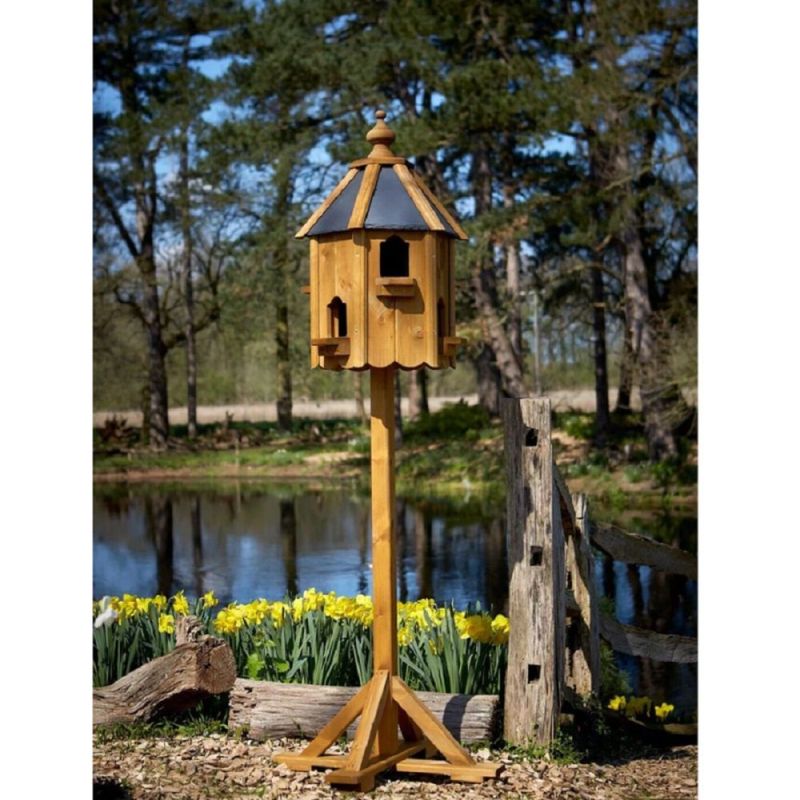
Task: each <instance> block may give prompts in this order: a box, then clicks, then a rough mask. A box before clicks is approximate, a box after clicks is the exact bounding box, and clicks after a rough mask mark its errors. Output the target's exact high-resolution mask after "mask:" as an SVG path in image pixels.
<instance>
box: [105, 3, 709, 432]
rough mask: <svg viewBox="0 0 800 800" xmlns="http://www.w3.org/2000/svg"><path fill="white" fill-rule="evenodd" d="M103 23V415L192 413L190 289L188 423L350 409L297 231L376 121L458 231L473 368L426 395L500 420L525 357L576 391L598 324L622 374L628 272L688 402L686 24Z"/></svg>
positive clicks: (227, 13)
mask: <svg viewBox="0 0 800 800" xmlns="http://www.w3.org/2000/svg"><path fill="white" fill-rule="evenodd" d="M95 12H96V13H95V18H94V44H95V123H96V124H95V129H94V130H95V136H94V145H95V146H94V153H95V171H94V185H95V197H94V200H95V229H94V245H95V255H96V258H95V290H96V291H95V314H94V317H95V326H94V333H95V337H94V342H95V353H94V358H95V361H94V363H95V376H96V380H95V384H96V385H95V404H96V406H97V407H98V408H100V407H102V408H112V409H129V408H143V407H149V406H150V405H151V404H152V400H153V397H154V396H155V397H156V399H157V400H158V401H159V403H161V404H162V405H164V406H166V399H167V391H166V384H167V383H168V384H169V399H170V400H171V401H172V402H174V403H177V404H182V403H183V402H184V398H185V396H186V386H185V360H186V356H185V354H184V348H185V346H186V340H187V338H188V334H187V333H186V327H187V316H188V313H189V312H188V310H187V308H188V306H189V300H190V294H191V293H190V292H189V289H188V288H187V287H188V286H190V285H192V281H185V280H184V278H185V277H186V275H185V274H184V273H188V276H189V277H191V278H192V279H193V287H194V288H193V289H192V292H193V295H192V297H193V299H192V300H191V302H193V303H194V308H195V310H194V328H195V338H196V349H197V361H198V394H199V397H200V401H201V402H203V403H226V402H227V403H230V402H264V400H273V399H275V398H277V397H283V398H286V395H287V393H289V394H291V393H294V395H295V396H303V397H307V398H322V397H331V398H333V397H346V396H352V384H351V383H350V381H349V380H346V379H345V378H344V376H342V375H341V374H335V373H331V372H329V371H325V370H314V371H311V370H309V369H307V348H308V340H307V335H306V331H307V330H308V326H307V319H308V317H307V314H308V308H307V306H308V304H307V302H306V301H305V299H304V298H303V297H302V296H301V295H300V292H299V291H298V290H299V288H300V287H301V286H302V285H304V284H305V283H306V282H307V269H308V266H307V256H306V248H305V246H304V243H302V242H295V241H293V239H292V233H293V232H294V231H295V230H296V229H297V226H298V225H299V223H300V222H301V220H302V219H303V218H304V217H306V215H307V214H308V213H310V211H311V210H312V209H313V208H315V207H316V206H317V205H318V204H319V202H320V201H321V200H322V198H323V197H324V196H325V195H326V194H327V193H328V192H329V190H330V189H331V188H332V187H333V185H335V184H336V182H337V181H338V180H339V179H340V178H341V176H342V175H343V171H344V163H345V162H347V161H348V160H350V159H351V158H353V157H360V156H363V155H364V154H365V152H364V147H365V145H364V141H363V134H364V131H365V130H366V128H367V127H368V126H369V124H370V123H371V113H370V112H371V110H372V109H374V108H376V107H378V106H384V107H385V108H386V109H387V111H388V112H389V114H390V118H391V119H392V124H393V127H394V128H395V130H396V132H397V135H398V145H399V146H400V147H399V151H401V152H402V154H403V155H406V156H408V157H409V158H411V159H413V161H414V164H415V168H416V169H417V170H418V171H419V172H420V173H421V174H422V175H423V177H424V178H425V179H426V181H427V182H428V183H429V184H430V185H431V186H432V188H433V189H434V190H435V191H436V193H437V194H438V195H439V196H441V198H442V199H443V200H444V201H445V202H446V203H449V204H450V205H451V206H455V207H456V210H457V211H458V213H459V215H460V216H461V218H462V220H463V221H464V223H465V225H466V227H467V229H468V232H469V234H470V240H469V241H468V242H464V243H463V244H462V245H460V247H459V251H458V256H457V272H458V278H459V283H460V284H461V288H460V292H459V297H458V314H457V316H458V320H459V332H460V333H461V335H466V338H467V342H466V347H465V348H464V349H463V353H462V354H460V355H459V361H460V365H461V367H462V368H461V369H458V370H456V371H455V372H453V371H450V370H445V371H441V372H437V373H435V374H432V375H431V377H430V383H429V390H430V391H431V394H443V393H445V392H446V393H450V394H455V395H458V394H462V395H463V394H465V393H468V392H469V393H471V392H473V391H475V390H476V389H477V390H478V391H479V393H480V395H481V400H482V401H485V402H488V394H489V391H488V389H487V388H486V387H487V386H494V388H495V389H496V390H497V391H498V392H501V391H503V390H507V389H508V385H509V382H510V380H511V373H514V372H518V373H520V380H521V381H523V382H524V381H527V380H528V378H529V376H531V375H532V374H533V371H534V370H533V361H534V360H536V362H537V363H538V373H539V378H540V382H541V384H542V386H543V387H544V388H545V389H548V390H549V389H552V388H555V387H556V386H567V385H569V386H575V387H577V386H586V385H588V384H590V383H591V382H592V381H593V380H597V376H598V374H599V372H598V370H597V369H596V368H595V363H594V360H593V355H594V346H595V342H596V341H597V342H599V341H600V340H599V338H598V337H599V336H600V333H598V331H597V329H596V328H595V327H594V325H595V319H596V312H597V310H598V309H600V308H602V309H603V313H604V315H605V319H606V330H605V332H604V333H603V334H602V335H603V336H604V337H606V338H607V340H608V344H609V358H608V370H607V372H608V374H609V376H612V375H616V374H618V373H617V371H618V370H619V368H620V365H621V363H623V362H625V357H624V352H625V351H624V347H623V340H624V331H625V329H626V328H627V329H630V328H631V324H630V323H631V320H629V319H627V317H628V316H629V314H630V313H631V311H630V309H631V303H630V299H631V297H630V295H631V291H632V289H631V285H630V281H626V280H625V277H626V274H628V273H629V271H628V270H627V268H626V263H627V262H626V259H628V261H630V259H631V258H632V257H633V255H636V254H640V256H641V259H642V260H643V261H644V264H643V271H642V274H641V275H640V277H641V281H640V283H643V284H646V285H645V286H644V287H642V286H639V288H644V289H645V290H646V291H645V292H644V293H643V294H641V296H642V297H644V296H646V297H647V298H648V299H649V303H650V305H651V306H652V314H648V315H646V316H645V317H643V318H642V324H643V325H645V326H649V325H650V324H651V321H652V326H653V328H654V335H655V337H656V339H657V340H658V342H659V348H658V354H657V355H658V358H657V361H658V363H657V365H656V366H657V367H658V375H659V380H660V381H661V382H662V383H664V385H669V386H670V387H672V386H673V385H675V386H679V387H680V388H682V389H688V390H689V392H690V393H691V391H692V390H693V387H694V384H695V383H696V283H697V281H696V228H697V224H696V214H697V211H696V209H697V203H696V174H697V98H696V49H697V31H696V8H695V4H694V3H691V2H688V0H678V1H677V2H673V3H667V4H665V3H649V4H641V3H636V2H633V1H632V0H620V1H619V2H614V3H611V4H605V5H604V4H597V3H595V4H583V3H573V4H567V5H562V4H554V3H538V2H510V1H509V0H497V2H494V3H491V4H488V5H487V4H485V3H480V2H476V0H468V2H466V3H464V2H455V1H454V0H445V1H444V2H440V3H436V4H431V3H424V2H421V1H420V0H409V1H408V2H403V3H388V4H387V3H377V4H376V3H367V2H364V1H363V0H342V1H340V0H337V1H336V2H333V3H321V2H317V1H316V0H314V1H313V2H308V1H307V0H285V1H284V2H281V3H257V4H253V3H246V2H242V1H241V0H225V2H220V3H214V4H208V3H199V2H196V1H195V0H191V1H190V2H185V3H177V4H163V3H156V2H153V1H152V0H126V2H121V3H110V2H108V0H103V1H102V2H98V3H97V4H96V8H95ZM184 158H185V163H181V164H180V165H179V166H178V165H176V163H175V162H176V161H178V160H179V159H180V160H181V161H183V160H184ZM176 166H178V168H177V174H176ZM140 233H141V234H142V235H141V236H140V235H139V234H140ZM190 254H191V258H188V256H189V255H190ZM515 256H516V260H517V261H518V262H519V263H518V265H517V269H516V270H513V269H512V268H511V266H512V263H513V262H514V257H515ZM188 261H191V262H192V263H191V264H188ZM596 275H600V286H599V291H600V296H599V297H596V296H595V295H594V294H593V291H594V290H595V286H594V283H593V280H592V276H596ZM476 278H480V281H478V282H477V283H476ZM484 284H485V286H484ZM476 289H480V290H481V291H480V292H479V291H476ZM483 289H485V297H484V296H483V294H482V292H483ZM479 295H480V297H479ZM532 297H533V298H536V302H535V306H536V311H534V308H533V307H531V298H532ZM479 301H480V302H479ZM120 312H122V313H120ZM542 312H543V313H542ZM515 321H516V322H515ZM515 325H516V326H517V327H516V330H517V332H518V334H519V335H518V336H517V337H516V343H513V344H512V340H513V339H514V337H512V335H511V334H512V330H513V329H515ZM534 332H535V338H536V341H534V340H533V339H534V337H533V336H532V334H534ZM486 354H488V359H484V358H483V356H484V355H486ZM534 357H535V359H534ZM465 366H466V367H467V368H466V369H465V368H464V367H465ZM487 371H488V373H490V374H489V377H488V378H487ZM648 374H649V373H648ZM661 376H663V378H662V377H661ZM478 377H480V378H481V380H478ZM640 378H641V376H640ZM611 383H612V385H613V384H614V383H615V381H614V380H613V379H612V380H611ZM145 387H146V391H143V388H145ZM527 388H532V387H527ZM643 396H644V395H643ZM675 398H677V395H674V396H673V400H674V399H675ZM156 405H158V404H156ZM678 405H680V404H678ZM676 421H678V422H679V421H681V420H676ZM651 428H652V425H648V434H649V432H650V430H651ZM477 429H478V428H475V427H473V428H470V429H469V430H467V431H465V433H464V435H465V436H468V437H472V436H474V435H475V434H474V431H475V430H477ZM681 435H685V434H681Z"/></svg>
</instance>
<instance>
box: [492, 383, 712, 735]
mask: <svg viewBox="0 0 800 800" xmlns="http://www.w3.org/2000/svg"><path fill="white" fill-rule="evenodd" d="M503 423H504V427H505V452H506V470H507V478H508V494H507V523H506V524H507V532H508V533H507V536H508V564H509V574H510V586H509V620H510V625H511V633H510V637H509V643H508V669H507V672H506V688H505V700H504V715H503V716H504V738H505V739H506V741H509V742H513V743H516V744H522V743H524V742H531V741H535V742H537V743H540V744H545V743H547V742H549V741H550V740H551V739H552V738H553V736H554V735H555V732H556V729H557V726H558V718H559V715H560V713H561V706H562V701H563V699H564V698H565V695H569V694H572V693H574V694H575V695H577V696H580V697H587V696H589V695H592V694H597V693H598V691H599V688H600V685H599V684H600V639H601V637H602V638H603V639H605V640H606V641H607V642H608V644H609V645H610V646H611V647H612V648H613V649H614V650H616V651H618V652H621V653H627V654H629V655H633V656H641V657H644V658H651V659H655V660H658V661H672V662H678V663H694V662H696V661H697V640H696V639H695V638H693V637H688V636H676V635H671V634H663V633H657V632H655V631H650V630H645V629H642V628H636V627H633V626H631V625H624V624H622V623H621V622H619V621H617V620H616V619H615V618H614V617H613V616H611V615H609V614H605V613H603V612H602V611H601V610H600V607H599V602H598V597H597V595H596V592H595V586H594V577H593V576H594V565H593V562H594V558H593V555H592V546H595V547H597V548H598V549H599V550H601V551H603V552H604V553H607V554H608V555H609V556H611V557H612V558H613V559H615V560H617V561H622V562H625V563H628V564H646V565H649V566H652V567H654V568H656V569H660V570H664V571H666V572H671V573H676V574H680V575H685V576H687V577H689V578H693V579H696V578H697V559H696V558H695V557H694V556H693V555H691V554H689V553H685V552H683V551H680V550H676V549H675V548H672V547H668V546H667V545H663V544H659V543H658V542H653V541H651V540H650V539H647V538H645V537H644V536H639V535H636V534H631V533H627V532H625V531H623V530H621V529H619V528H617V527H615V526H611V525H602V524H593V523H592V522H591V520H590V517H589V505H588V501H587V499H586V496H585V495H571V494H570V493H569V491H568V489H567V487H566V484H565V483H564V480H563V478H562V477H561V474H560V473H559V471H558V467H557V465H556V463H555V460H554V458H553V447H552V439H551V408H550V400H549V399H547V398H536V399H506V400H504V401H503Z"/></svg>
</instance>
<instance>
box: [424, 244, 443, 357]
mask: <svg viewBox="0 0 800 800" xmlns="http://www.w3.org/2000/svg"><path fill="white" fill-rule="evenodd" d="M440 269H441V264H440V262H439V237H438V236H437V235H436V234H435V233H428V234H426V235H425V267H424V277H425V285H424V291H425V298H426V303H425V312H424V313H425V323H424V325H425V328H424V330H425V356H424V358H425V362H426V363H427V364H430V366H432V367H438V366H439V343H438V335H439V332H438V331H437V330H436V303H437V300H438V298H439V295H438V291H437V289H438V283H439V270H440Z"/></svg>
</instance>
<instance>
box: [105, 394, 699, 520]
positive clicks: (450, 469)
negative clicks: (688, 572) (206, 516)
mask: <svg viewBox="0 0 800 800" xmlns="http://www.w3.org/2000/svg"><path fill="white" fill-rule="evenodd" d="M613 422H614V431H613V434H612V436H611V437H610V439H609V441H608V443H607V445H606V446H605V447H603V448H599V447H597V446H592V445H591V444H590V449H589V451H588V454H587V455H586V457H584V458H583V459H582V460H580V461H576V462H572V463H569V462H564V461H563V460H560V462H559V466H560V468H561V470H562V473H563V474H564V476H565V477H566V478H568V479H586V480H588V481H589V484H588V486H587V487H586V488H585V489H582V490H585V491H589V492H590V493H591V495H592V499H593V500H594V501H596V502H599V503H600V504H602V505H605V506H608V507H609V508H610V509H612V510H616V511H622V510H627V509H630V508H632V507H640V508H648V507H649V508H656V507H658V508H660V509H662V510H663V509H665V508H669V507H670V505H671V504H672V503H673V501H675V500H677V499H679V498H682V497H686V498H688V499H690V500H691V498H692V497H693V491H694V487H695V486H696V482H697V468H696V466H695V465H693V464H691V463H689V459H688V458H687V456H688V453H689V449H690V443H688V442H685V443H683V445H682V450H681V455H680V457H679V458H676V459H674V460H673V461H670V462H665V463H661V464H652V463H650V462H649V461H647V448H646V443H645V440H644V432H643V427H642V422H641V417H640V415H637V414H627V415H623V416H618V417H617V416H615V417H614V420H613ZM554 426H555V428H556V429H557V430H561V431H565V432H567V433H568V434H570V435H571V436H573V437H575V438H577V439H580V440H584V441H587V442H590V443H591V437H592V435H593V430H594V415H593V414H584V413H577V412H560V413H556V414H554ZM172 433H173V439H172V447H171V449H169V450H166V451H163V452H156V451H152V450H150V449H148V448H144V447H140V446H136V445H135V444H134V446H131V447H128V448H127V450H126V449H124V448H123V447H122V446H120V445H119V444H118V443H116V444H115V443H114V442H109V443H105V444H104V443H103V442H102V441H101V437H100V434H99V432H98V431H95V462H94V471H95V474H97V475H120V477H124V476H125V474H126V473H129V472H131V471H136V472H142V473H147V472H170V471H175V472H176V473H177V472H181V473H189V474H191V477H193V478H207V479H208V478H215V477H217V478H220V477H229V476H231V475H236V476H237V477H252V478H269V479H271V480H280V479H281V478H291V479H297V478H302V479H307V480H313V479H322V480H330V479H331V478H335V479H336V480H337V481H342V480H345V481H347V480H349V481H351V482H352V484H353V486H354V487H355V488H356V489H357V490H358V491H365V490H367V489H368V487H369V444H370V442H369V436H368V433H367V431H366V430H365V429H364V428H363V426H361V424H360V423H359V422H358V421H356V420H297V421H296V422H295V423H294V425H293V429H292V431H291V432H290V433H285V432H281V431H278V429H277V426H276V425H275V423H266V422H264V423H237V422H233V423H231V424H230V426H229V428H228V429H227V430H223V426H221V425H206V426H200V436H199V438H198V440H197V441H196V442H189V441H188V440H186V438H185V434H186V431H185V427H184V426H174V427H173V429H172ZM234 433H235V434H236V435H239V436H240V441H241V442H246V445H241V446H239V447H236V445H235V443H234V439H235V435H234ZM403 434H404V437H403V445H402V447H400V448H399V449H398V451H397V493H398V496H399V497H404V496H405V497H412V496H413V497H416V498H432V499H433V498H438V499H442V500H446V499H454V500H455V499H457V500H459V501H460V502H464V501H465V500H467V501H469V502H472V501H473V499H476V498H477V499H478V501H479V502H480V503H482V504H484V505H485V506H487V507H488V508H491V509H492V513H494V512H495V511H497V510H499V509H502V507H503V504H504V502H505V500H504V498H505V490H506V486H505V466H504V458H503V433H502V427H501V425H500V423H499V422H498V421H492V420H490V419H489V417H488V415H487V414H486V412H485V411H484V410H483V409H482V408H480V407H476V406H467V405H465V404H455V405H452V406H448V407H445V408H444V409H442V410H440V411H438V412H436V413H433V414H429V415H427V416H425V417H422V418H420V419H418V420H414V421H413V422H406V424H405V427H404V431H403ZM331 452H337V453H346V454H347V456H346V457H345V458H343V459H341V460H339V461H337V462H336V463H335V464H334V463H331V462H326V461H325V459H324V456H325V455H326V454H329V453H331ZM314 456H320V457H321V458H319V459H314V458H313V457H314ZM159 478H163V475H162V476H159ZM621 483H624V484H625V487H624V488H623V487H621V486H620V484H621Z"/></svg>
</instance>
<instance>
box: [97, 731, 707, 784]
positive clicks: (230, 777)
mask: <svg viewBox="0 0 800 800" xmlns="http://www.w3.org/2000/svg"><path fill="white" fill-rule="evenodd" d="M303 744H304V743H303V742H298V741H287V740H281V741H271V742H266V743H258V742H251V741H248V740H244V741H238V740H236V739H234V738H233V737H230V736H224V735H221V734H216V735H211V736H203V737H178V738H171V739H141V740H118V741H113V742H106V743H98V742H95V750H94V778H95V795H94V797H95V798H96V800H98V798H104V797H105V798H109V800H110V798H129V799H130V800H168V799H169V800H206V798H225V800H240V799H241V800H243V799H244V798H256V797H263V798H271V799H273V800H315V798H327V797H347V798H353V800H356V798H372V797H380V798H384V797H386V798H411V797H421V798H441V799H442V800H455V798H458V800H479V799H481V800H482V799H483V798H487V799H488V798H506V800H512V799H513V800H521V799H522V798H530V800H689V798H696V797H697V748H696V747H694V746H683V747H676V748H673V749H671V750H663V751H658V754H657V755H655V756H651V757H637V758H633V759H631V760H628V761H625V762H622V763H614V764H576V765H567V766H563V765H556V764H552V763H550V762H548V761H545V760H533V761H523V762H517V763H512V759H511V757H510V756H508V755H507V754H498V753H490V751H489V750H483V751H479V752H478V753H477V755H476V758H477V759H478V760H487V759H489V758H491V759H492V760H494V761H501V762H502V763H503V764H504V767H505V768H504V770H503V772H502V773H501V774H500V776H499V778H498V779H497V780H494V781H489V782H487V783H484V784H482V785H480V786H475V785H471V784H461V783H450V782H447V781H446V780H444V779H439V778H436V779H428V778H423V777H422V776H420V777H415V776H410V775H402V776H399V775H397V774H396V773H395V774H394V775H391V774H389V775H387V776H384V777H379V778H378V782H377V785H376V787H375V790H374V792H371V793H347V794H342V793H335V792H334V791H333V790H332V789H331V788H330V787H329V786H328V785H327V784H326V783H325V782H324V780H323V775H324V773H323V772H322V771H314V772H312V773H304V772H292V771H291V770H290V769H288V767H286V766H284V765H277V764H275V763H274V762H273V761H272V760H271V759H270V756H271V754H272V753H273V752H278V751H279V750H284V749H293V750H297V749H300V748H301V747H302V745H303Z"/></svg>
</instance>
